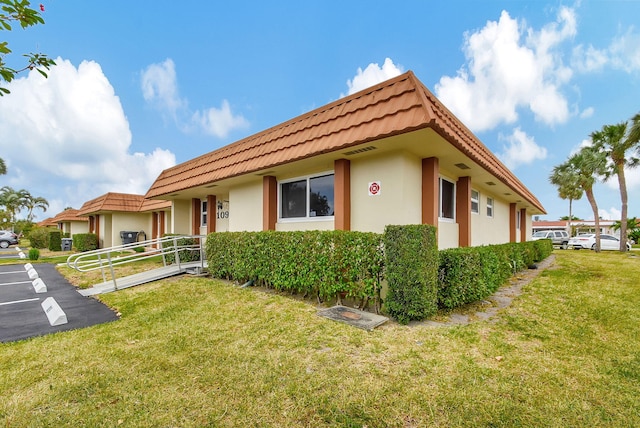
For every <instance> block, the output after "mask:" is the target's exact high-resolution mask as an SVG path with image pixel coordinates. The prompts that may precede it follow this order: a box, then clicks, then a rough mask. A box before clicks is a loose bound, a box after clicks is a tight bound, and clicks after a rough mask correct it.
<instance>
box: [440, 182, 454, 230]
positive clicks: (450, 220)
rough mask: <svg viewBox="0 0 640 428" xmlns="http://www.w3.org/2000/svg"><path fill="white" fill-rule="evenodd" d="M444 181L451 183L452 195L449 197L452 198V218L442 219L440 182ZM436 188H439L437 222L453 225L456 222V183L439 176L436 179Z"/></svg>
mask: <svg viewBox="0 0 640 428" xmlns="http://www.w3.org/2000/svg"><path fill="white" fill-rule="evenodd" d="M443 181H446V182H448V183H451V184H452V185H453V194H452V195H451V198H452V205H453V206H452V211H453V212H452V213H451V215H452V217H451V218H449V217H444V216H443V209H442V182H443ZM438 187H439V191H438V220H439V221H445V222H452V223H454V222H455V221H456V182H455V180H452V179H450V178H447V177H443V176H440V177H439V179H438Z"/></svg>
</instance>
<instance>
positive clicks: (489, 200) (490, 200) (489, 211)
mask: <svg viewBox="0 0 640 428" xmlns="http://www.w3.org/2000/svg"><path fill="white" fill-rule="evenodd" d="M487 217H493V198H487Z"/></svg>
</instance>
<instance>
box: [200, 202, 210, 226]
mask: <svg viewBox="0 0 640 428" xmlns="http://www.w3.org/2000/svg"><path fill="white" fill-rule="evenodd" d="M208 214H209V213H208V211H207V200H206V199H205V200H201V201H200V227H205V226H206V225H207V217H208Z"/></svg>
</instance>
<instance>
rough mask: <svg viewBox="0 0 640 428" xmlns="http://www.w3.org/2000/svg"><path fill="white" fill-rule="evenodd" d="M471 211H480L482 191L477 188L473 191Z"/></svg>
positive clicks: (476, 212) (475, 212)
mask: <svg viewBox="0 0 640 428" xmlns="http://www.w3.org/2000/svg"><path fill="white" fill-rule="evenodd" d="M471 212H472V213H474V214H478V213H479V212H480V193H479V192H478V191H477V190H472V191H471Z"/></svg>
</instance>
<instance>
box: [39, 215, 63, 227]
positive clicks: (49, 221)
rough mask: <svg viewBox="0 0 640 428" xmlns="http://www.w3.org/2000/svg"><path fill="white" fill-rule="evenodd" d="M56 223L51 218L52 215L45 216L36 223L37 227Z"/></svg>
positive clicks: (55, 224)
mask: <svg viewBox="0 0 640 428" xmlns="http://www.w3.org/2000/svg"><path fill="white" fill-rule="evenodd" d="M57 225H58V223H56V221H55V220H54V219H53V217H49V218H45V219H44V220H42V221H39V222H37V223H36V226H38V227H49V226H57Z"/></svg>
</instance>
